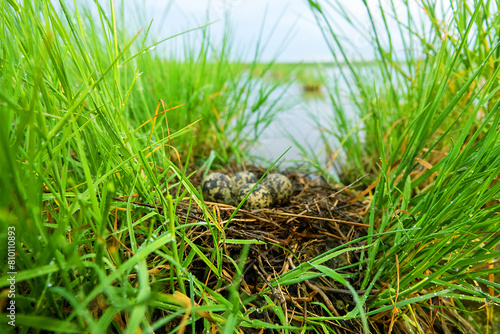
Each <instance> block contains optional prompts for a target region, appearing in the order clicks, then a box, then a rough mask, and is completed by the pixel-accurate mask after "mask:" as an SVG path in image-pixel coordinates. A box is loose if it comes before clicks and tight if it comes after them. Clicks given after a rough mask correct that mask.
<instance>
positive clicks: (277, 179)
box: [262, 173, 292, 205]
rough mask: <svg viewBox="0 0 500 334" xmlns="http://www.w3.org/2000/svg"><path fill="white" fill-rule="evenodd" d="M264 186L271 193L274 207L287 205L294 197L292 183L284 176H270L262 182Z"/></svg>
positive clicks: (276, 174)
mask: <svg viewBox="0 0 500 334" xmlns="http://www.w3.org/2000/svg"><path fill="white" fill-rule="evenodd" d="M262 185H264V186H265V187H266V188H267V189H269V191H270V192H271V196H272V198H273V205H277V204H285V203H287V202H288V201H289V200H290V197H291V196H292V182H290V180H289V179H288V178H287V177H286V176H285V175H283V174H278V173H275V174H268V175H267V176H266V177H265V178H264V180H262Z"/></svg>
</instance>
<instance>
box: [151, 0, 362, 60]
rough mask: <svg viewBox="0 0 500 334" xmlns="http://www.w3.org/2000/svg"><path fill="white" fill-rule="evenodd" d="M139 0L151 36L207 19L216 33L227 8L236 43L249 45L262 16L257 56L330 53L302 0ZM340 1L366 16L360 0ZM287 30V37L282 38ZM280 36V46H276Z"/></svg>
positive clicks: (298, 56) (287, 57)
mask: <svg viewBox="0 0 500 334" xmlns="http://www.w3.org/2000/svg"><path fill="white" fill-rule="evenodd" d="M145 3H146V7H145V8H144V12H143V13H142V17H143V18H144V20H143V21H145V20H146V19H151V18H154V25H153V31H154V33H155V34H156V35H157V37H166V36H169V35H172V34H175V33H178V32H181V31H184V30H186V29H189V28H193V27H196V26H199V25H202V24H206V23H207V22H214V23H213V25H212V32H213V35H214V36H215V37H217V36H220V35H221V34H222V30H223V27H224V23H223V21H224V14H225V13H226V12H227V11H228V10H229V11H230V13H231V15H230V17H231V22H232V26H233V30H232V31H233V37H234V40H235V41H234V45H235V46H236V47H237V48H238V49H240V48H247V49H248V48H250V46H251V45H255V42H256V41H257V39H258V36H259V32H260V28H261V24H262V22H263V20H265V21H264V24H265V26H264V30H263V36H264V37H263V40H264V41H265V40H267V39H268V38H269V44H268V46H267V47H266V49H265V50H264V52H263V53H262V58H263V59H262V60H270V59H272V58H273V57H274V56H275V55H277V54H278V53H279V61H282V62H298V61H329V60H331V59H332V57H331V54H330V51H329V50H328V48H327V46H326V44H325V41H324V39H323V36H322V34H321V31H320V29H319V28H318V25H317V23H316V21H315V19H314V16H313V14H312V12H311V9H310V8H309V6H308V4H307V1H306V0H251V1H250V0H211V1H209V0H173V1H161V0H146V1H145ZM346 6H347V8H348V9H350V10H351V12H352V13H353V15H356V16H357V18H359V19H361V20H364V19H365V18H366V15H367V14H366V10H365V8H364V6H363V4H362V1H361V0H353V1H346ZM207 9H208V12H209V19H208V18H207ZM142 25H145V23H144V22H143V23H142ZM273 27H275V29H274V30H273ZM345 34H346V35H349V34H351V35H352V32H350V31H349V30H346V31H345ZM287 36H290V37H289V38H288V39H287ZM353 37H354V38H356V37H358V39H359V40H360V44H361V46H363V42H362V41H361V40H362V38H360V37H359V36H353ZM285 40H287V42H286V45H285V46H286V48H284V49H283V48H280V46H281V45H282V44H283V41H285ZM366 46H368V45H366Z"/></svg>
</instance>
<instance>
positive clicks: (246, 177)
mask: <svg viewBox="0 0 500 334" xmlns="http://www.w3.org/2000/svg"><path fill="white" fill-rule="evenodd" d="M250 183H257V177H256V176H255V174H254V173H252V172H247V171H241V172H237V173H235V174H234V175H233V176H232V177H231V194H232V195H233V197H234V198H236V197H237V196H238V192H239V190H240V188H241V187H243V186H244V185H246V184H250Z"/></svg>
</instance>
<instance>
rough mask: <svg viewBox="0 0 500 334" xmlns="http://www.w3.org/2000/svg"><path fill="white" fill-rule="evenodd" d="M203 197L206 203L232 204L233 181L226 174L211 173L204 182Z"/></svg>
mask: <svg viewBox="0 0 500 334" xmlns="http://www.w3.org/2000/svg"><path fill="white" fill-rule="evenodd" d="M201 190H202V191H203V197H204V199H205V200H206V201H209V202H217V203H225V204H230V203H232V202H233V200H232V198H231V179H230V178H229V176H227V175H226V174H224V173H211V174H209V175H207V177H206V178H205V179H204V180H203V182H202V184H201Z"/></svg>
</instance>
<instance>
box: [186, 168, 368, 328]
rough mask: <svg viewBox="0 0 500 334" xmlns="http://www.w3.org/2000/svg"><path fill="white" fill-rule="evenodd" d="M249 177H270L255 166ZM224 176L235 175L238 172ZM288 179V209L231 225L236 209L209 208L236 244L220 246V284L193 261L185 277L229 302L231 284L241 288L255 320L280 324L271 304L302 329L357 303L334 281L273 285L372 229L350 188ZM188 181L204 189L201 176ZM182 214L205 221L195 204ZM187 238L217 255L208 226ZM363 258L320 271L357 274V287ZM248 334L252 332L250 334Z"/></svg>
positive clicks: (349, 255) (341, 260) (243, 214)
mask: <svg viewBox="0 0 500 334" xmlns="http://www.w3.org/2000/svg"><path fill="white" fill-rule="evenodd" d="M249 170H250V171H252V172H254V173H255V174H256V175H257V177H259V178H260V177H261V176H262V175H263V174H264V172H265V170H264V169H261V168H257V167H253V168H250V169H249ZM224 172H228V173H229V174H231V173H232V172H233V171H232V170H228V171H224ZM284 174H285V175H286V176H287V177H288V178H289V179H290V181H291V182H292V184H293V195H292V198H291V200H290V202H289V203H287V205H285V206H279V207H274V208H269V209H260V210H254V211H247V210H242V209H240V210H238V211H237V212H236V214H234V216H233V218H232V219H230V217H231V216H232V215H233V213H234V212H235V210H236V207H234V206H231V205H226V204H219V203H210V202H207V204H208V206H209V208H210V209H211V211H214V212H216V217H217V220H218V221H219V222H220V224H221V225H222V226H223V228H224V232H225V240H226V241H227V240H231V242H224V243H222V251H223V253H224V255H225V257H223V260H222V261H223V263H222V271H221V272H222V279H221V278H220V277H218V276H216V275H215V274H214V273H213V272H212V271H210V270H208V269H207V266H206V264H205V262H204V261H203V260H202V259H201V258H195V259H194V260H193V261H192V263H191V266H190V267H189V268H188V270H189V271H190V272H191V273H193V274H194V275H195V276H196V277H197V278H198V279H199V280H200V281H202V282H204V283H205V284H206V285H207V286H208V287H209V288H210V289H213V290H215V291H216V292H218V293H221V294H226V295H228V294H229V291H228V290H229V287H230V286H231V284H233V283H239V290H240V291H239V292H240V296H245V295H246V296H248V297H249V298H247V299H248V302H245V303H244V306H243V307H244V309H243V312H245V313H246V314H248V315H249V318H250V319H258V320H260V321H264V322H267V323H270V324H276V323H281V320H280V319H279V317H278V314H277V312H275V311H273V309H272V308H269V307H266V305H268V304H269V300H272V301H273V303H274V304H275V305H277V306H279V307H281V309H282V312H283V314H284V315H285V318H286V319H287V320H286V321H287V322H288V323H289V324H290V325H292V326H293V325H295V326H301V325H302V324H303V323H304V322H305V321H306V320H307V319H308V317H309V318H310V317H342V316H344V315H346V314H347V313H348V312H349V311H351V310H352V309H353V307H354V306H355V303H354V301H353V298H352V295H351V292H350V291H349V290H348V289H347V288H346V287H345V286H343V285H341V284H339V283H338V282H335V281H334V280H333V279H330V278H328V277H326V276H323V275H319V274H318V275H317V276H316V277H311V278H310V279H307V280H303V281H301V282H296V283H290V284H286V285H280V284H277V283H276V280H277V278H278V277H282V276H283V275H284V274H286V273H287V272H289V271H290V270H292V269H294V268H295V267H297V266H299V265H300V264H301V263H305V262H308V261H311V260H313V259H315V258H318V257H320V256H322V255H324V254H325V253H327V252H328V251H331V250H332V249H335V248H339V249H340V248H342V246H343V245H345V244H347V243H350V242H351V241H353V240H355V239H358V238H360V237H363V236H365V235H366V234H367V233H366V231H367V228H368V227H369V225H366V224H364V223H363V222H362V217H363V215H364V214H365V213H366V212H367V207H368V204H366V203H362V202H359V201H356V200H355V195H354V193H353V192H352V191H351V190H349V189H348V188H347V187H345V188H333V187H331V186H329V185H327V184H326V183H324V182H321V181H319V180H312V179H310V178H308V177H306V176H304V175H302V174H300V173H298V172H293V171H289V172H284ZM191 182H192V183H193V185H194V186H199V185H200V184H201V175H197V176H195V177H194V178H193V179H192V180H191ZM353 199H354V200H353ZM177 215H178V216H179V217H180V218H181V219H184V220H187V221H188V222H194V221H205V217H204V216H203V213H202V211H201V210H200V208H199V207H197V205H196V204H195V203H194V202H193V203H192V204H191V205H190V206H189V205H188V203H187V202H182V203H181V204H180V205H179V206H178V208H177ZM186 233H187V234H188V237H189V238H190V239H191V240H192V241H193V242H194V243H196V244H197V245H199V246H200V247H201V248H204V249H213V247H214V238H213V235H212V232H211V231H210V228H209V227H208V226H206V225H198V226H195V227H193V228H192V229H190V230H188V231H186ZM239 240H241V241H242V242H241V243H240V242H239ZM243 244H249V245H250V246H249V250H248V256H247V258H246V260H245V263H244V265H243V268H244V269H243V273H242V275H239V276H238V275H237V273H236V270H235V265H234V263H233V262H232V261H231V260H229V259H230V258H231V259H235V260H237V259H239V258H240V254H241V253H242V251H243V247H244V246H243ZM356 246H363V245H362V243H361V242H360V243H359V244H358V243H356V242H354V243H351V244H350V245H349V247H351V248H356ZM359 256H360V253H359V252H358V251H346V252H342V253H341V254H339V255H338V256H333V257H331V258H329V259H328V260H326V261H324V262H322V263H321V264H322V265H323V266H326V267H329V268H331V269H335V270H336V271H337V272H338V273H340V274H352V277H353V278H352V279H350V284H351V285H352V286H353V287H354V288H356V287H359V286H360V283H361V280H362V279H363V277H360V276H359V275H358V274H357V273H358V272H359V268H358V267H357V266H353V265H352V264H355V263H357V262H358V261H359ZM311 271H312V272H314V269H312V270H308V272H311ZM250 297H253V298H250ZM327 321H328V320H327ZM329 322H330V326H331V327H333V328H337V329H338V330H342V328H344V329H345V330H347V329H349V330H351V331H353V330H354V331H357V330H358V329H359V330H360V331H361V329H362V326H361V323H360V322H359V320H342V321H341V322H338V321H329ZM200 329H201V328H200ZM251 332H252V330H251V329H249V330H248V333H251Z"/></svg>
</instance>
